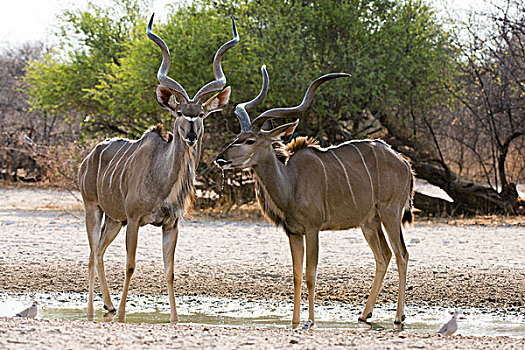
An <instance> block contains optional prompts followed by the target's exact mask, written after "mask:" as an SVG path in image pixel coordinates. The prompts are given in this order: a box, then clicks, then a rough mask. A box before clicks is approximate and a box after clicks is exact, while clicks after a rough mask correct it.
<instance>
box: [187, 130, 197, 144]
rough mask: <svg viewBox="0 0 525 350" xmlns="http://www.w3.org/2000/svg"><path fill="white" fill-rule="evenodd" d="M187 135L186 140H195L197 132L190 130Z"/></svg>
mask: <svg viewBox="0 0 525 350" xmlns="http://www.w3.org/2000/svg"><path fill="white" fill-rule="evenodd" d="M187 137H188V140H189V141H191V142H195V140H197V134H196V133H194V132H193V131H190V132H189V133H188V136H187Z"/></svg>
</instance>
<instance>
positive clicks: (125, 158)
mask: <svg viewBox="0 0 525 350" xmlns="http://www.w3.org/2000/svg"><path fill="white" fill-rule="evenodd" d="M152 23H153V16H151V19H150V22H149V24H148V27H147V31H146V33H147V36H148V38H150V39H151V40H153V41H154V42H155V43H156V44H157V45H158V46H159V47H160V49H161V51H162V64H161V66H160V69H159V71H158V75H157V77H158V80H159V82H160V85H158V86H157V100H158V102H159V104H160V105H161V106H162V107H164V108H166V109H168V110H169V111H170V112H171V114H172V115H173V116H174V117H175V122H174V126H173V133H166V132H164V130H163V128H162V126H160V125H159V126H156V127H152V128H150V129H148V131H146V132H145V133H144V135H143V136H142V137H141V138H140V139H139V140H127V139H111V140H106V141H104V142H101V143H99V144H98V145H97V146H96V147H95V148H94V149H93V151H92V152H91V153H90V154H89V155H88V156H87V157H86V159H84V161H83V162H82V164H81V166H80V171H79V185H80V186H79V187H80V190H81V193H82V198H83V200H84V207H85V212H86V228H87V232H88V239H89V246H90V249H91V253H90V255H89V268H88V269H89V299H88V307H87V313H88V315H90V316H91V317H92V315H93V313H94V310H93V287H94V281H95V275H94V272H95V264H96V268H97V271H98V276H99V279H100V285H101V288H102V295H103V299H104V308H106V310H107V311H108V313H107V315H106V317H105V318H106V319H108V320H109V319H111V318H112V317H113V315H114V313H115V308H114V307H113V303H112V302H111V297H110V293H109V288H108V283H107V281H106V276H105V273H104V262H103V257H104V253H105V251H106V248H107V247H108V245H109V244H110V243H111V242H112V241H113V240H114V239H115V237H116V236H117V234H118V232H119V231H120V228H121V227H122V226H124V225H126V224H127V228H126V253H127V263H126V277H125V280H124V290H123V292H122V299H121V301H120V306H119V310H118V320H119V321H124V320H125V307H126V297H127V294H128V288H129V283H130V279H131V276H132V274H133V271H134V270H135V252H136V248H137V236H138V229H139V227H140V226H144V225H147V224H153V225H156V226H162V235H163V237H162V242H163V246H162V248H163V258H164V269H165V277H166V280H167V284H168V295H169V300H170V308H171V317H170V320H171V322H177V320H178V317H177V309H176V306H175V295H174V290H173V271H174V270H173V259H174V254H175V245H176V243H177V235H178V228H177V225H178V221H179V218H180V217H181V216H182V215H183V214H184V212H185V210H186V208H187V207H188V206H189V205H190V203H191V202H192V199H193V192H194V187H193V180H194V178H195V167H196V166H197V164H198V162H199V157H200V150H201V142H202V133H203V131H204V129H203V128H204V126H203V119H204V118H206V116H208V115H209V114H210V113H213V112H216V111H219V110H221V109H223V108H224V107H226V105H227V104H228V100H229V97H230V87H227V88H226V89H224V90H222V89H223V88H224V85H225V84H226V77H225V76H224V73H223V71H222V68H221V59H222V56H223V54H224V53H225V52H226V51H227V50H229V49H230V48H232V47H233V46H235V45H237V43H238V42H239V37H238V35H237V29H236V27H235V22H233V39H232V40H231V41H229V42H227V43H226V44H224V45H222V46H221V47H220V48H219V50H218V51H217V53H216V54H215V58H214V61H213V72H214V75H215V80H214V81H212V82H210V83H208V84H206V85H205V86H203V87H202V88H201V89H200V90H199V91H198V92H197V94H196V95H195V97H194V98H193V99H190V98H189V97H188V94H187V93H186V91H185V90H184V89H183V88H182V86H181V85H180V84H179V83H177V82H176V81H175V80H173V79H171V78H170V77H168V76H167V75H166V74H167V73H168V70H169V68H170V53H169V50H168V47H167V46H166V44H165V43H164V41H162V39H160V38H159V37H158V36H157V35H155V34H153V33H152V31H151V26H152ZM221 90H222V91H221ZM217 91H220V92H219V93H217V94H215V95H214V96H212V97H210V98H209V99H208V100H205V98H206V97H207V96H209V95H210V93H213V92H217ZM103 217H104V220H105V221H104V225H103V226H102V229H101V221H102V218H103Z"/></svg>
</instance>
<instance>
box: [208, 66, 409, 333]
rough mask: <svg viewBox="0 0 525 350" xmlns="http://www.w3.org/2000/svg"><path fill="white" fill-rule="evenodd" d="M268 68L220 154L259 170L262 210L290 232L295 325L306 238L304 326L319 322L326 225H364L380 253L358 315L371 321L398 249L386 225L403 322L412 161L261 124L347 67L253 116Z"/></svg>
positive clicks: (360, 144)
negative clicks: (318, 279) (317, 286)
mask: <svg viewBox="0 0 525 350" xmlns="http://www.w3.org/2000/svg"><path fill="white" fill-rule="evenodd" d="M262 73H263V86H262V90H261V92H260V93H259V95H258V96H257V97H256V98H255V99H254V100H252V101H250V102H247V103H243V104H240V105H238V106H237V107H236V110H235V113H236V115H237V117H238V119H239V121H240V124H241V133H240V134H239V135H238V136H237V138H236V139H235V140H234V141H233V143H231V144H230V145H229V146H228V147H227V148H226V149H225V150H224V151H223V152H222V153H220V154H218V155H217V157H216V160H215V161H216V163H217V165H219V166H220V167H221V168H223V169H242V168H251V169H253V173H254V176H255V180H256V192H257V198H258V201H259V204H260V206H261V210H262V212H263V213H264V214H265V216H266V217H267V218H268V219H269V220H270V221H272V222H273V223H274V224H276V225H278V226H281V227H282V228H283V229H284V231H285V232H286V234H287V235H288V238H289V241H290V248H291V252H292V262H293V277H294V278H293V280H294V311H293V318H292V325H293V326H294V327H297V326H298V325H299V311H300V293H301V280H302V277H303V255H304V242H303V240H305V241H306V284H307V287H308V304H309V305H308V306H309V318H310V321H309V322H307V324H306V325H305V327H306V328H309V327H310V326H311V325H313V322H314V296H315V294H314V293H315V279H316V270H317V262H318V255H319V238H318V236H319V231H320V230H344V229H348V228H352V227H361V229H362V231H363V233H364V235H365V239H366V241H367V242H368V245H369V246H370V248H372V252H373V253H374V258H375V260H376V274H375V278H374V283H373V285H372V289H371V291H370V296H369V298H368V301H367V303H366V306H365V309H364V311H363V314H362V316H361V317H360V318H359V319H360V320H362V321H365V320H366V319H368V318H369V317H371V316H372V310H373V307H374V304H375V301H376V299H377V295H378V293H379V291H380V289H381V285H382V283H383V277H384V275H385V272H386V270H387V267H388V263H389V261H390V258H391V256H392V253H391V251H390V248H389V246H388V244H387V241H386V240H385V236H384V234H383V230H382V228H381V225H383V227H384V228H385V230H386V232H387V234H388V237H389V240H390V245H391V247H392V249H393V250H394V254H395V256H396V262H397V267H398V270H399V296H398V302H397V313H396V317H395V323H401V322H402V321H403V319H404V311H403V310H404V302H405V285H406V272H407V262H408V252H407V250H406V247H405V243H404V241H403V234H402V227H401V224H402V222H403V223H404V222H411V221H412V212H411V203H412V189H413V186H414V177H413V174H412V170H411V168H410V165H409V163H408V162H407V161H406V160H404V159H403V158H402V157H401V156H400V155H399V154H398V153H396V152H395V151H393V150H392V149H391V148H390V147H389V146H388V145H387V144H386V143H384V142H383V141H380V140H362V141H350V142H345V143H343V144H340V145H338V146H332V147H329V148H321V147H319V146H318V145H317V142H315V141H314V140H312V139H306V138H297V139H296V140H294V141H293V142H290V143H289V144H288V145H286V146H285V145H284V144H282V140H283V139H286V138H288V137H289V136H290V135H292V134H293V132H294V130H295V128H296V126H297V124H298V122H299V121H298V120H297V121H295V122H294V123H290V124H285V125H281V126H278V127H276V128H274V129H273V130H268V131H266V130H262V129H261V128H262V125H263V124H264V122H265V121H267V120H269V119H272V118H283V117H290V116H294V115H297V114H300V113H303V112H305V111H306V110H307V109H308V107H309V106H310V104H311V102H312V100H313V94H314V92H315V89H316V88H317V87H318V86H319V85H320V84H322V83H323V82H325V81H327V80H330V79H334V78H338V77H343V76H348V74H344V73H338V74H328V75H325V76H322V77H320V78H318V79H317V80H315V81H313V82H312V83H311V84H310V86H309V87H308V90H307V92H306V94H305V96H304V99H303V102H302V103H301V104H300V105H299V106H297V107H293V108H276V109H271V110H268V111H266V112H264V113H262V114H261V115H259V116H258V117H257V118H255V119H254V120H253V121H250V117H249V116H248V113H247V111H249V110H251V109H253V108H255V107H256V106H257V105H258V104H259V103H260V102H261V101H262V100H263V99H264V97H265V95H266V92H267V90H268V81H269V80H268V75H267V73H266V69H265V67H264V66H263V68H262ZM276 148H277V149H276Z"/></svg>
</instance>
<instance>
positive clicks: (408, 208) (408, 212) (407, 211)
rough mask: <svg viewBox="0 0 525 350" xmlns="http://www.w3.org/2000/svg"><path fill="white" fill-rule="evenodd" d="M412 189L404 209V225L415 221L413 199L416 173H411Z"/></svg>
mask: <svg viewBox="0 0 525 350" xmlns="http://www.w3.org/2000/svg"><path fill="white" fill-rule="evenodd" d="M410 175H411V180H410V191H409V192H408V198H407V202H406V204H405V208H404V210H403V217H402V218H401V224H402V225H403V226H407V225H411V224H412V223H413V222H414V214H413V213H412V199H413V198H414V179H415V176H414V174H413V173H412V171H411V173H410Z"/></svg>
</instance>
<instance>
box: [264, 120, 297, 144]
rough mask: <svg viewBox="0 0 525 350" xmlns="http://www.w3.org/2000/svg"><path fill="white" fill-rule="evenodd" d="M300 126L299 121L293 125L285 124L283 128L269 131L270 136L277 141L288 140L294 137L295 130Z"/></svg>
mask: <svg viewBox="0 0 525 350" xmlns="http://www.w3.org/2000/svg"><path fill="white" fill-rule="evenodd" d="M298 124H299V119H297V120H296V121H294V122H293V123H288V124H284V125H281V126H278V127H276V128H275V129H273V130H270V131H268V133H270V135H272V137H273V138H274V139H276V140H284V141H285V140H287V139H288V138H289V137H290V136H292V135H293V133H294V131H295V128H296V127H297V125H298Z"/></svg>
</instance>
